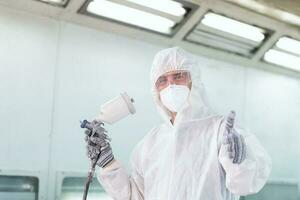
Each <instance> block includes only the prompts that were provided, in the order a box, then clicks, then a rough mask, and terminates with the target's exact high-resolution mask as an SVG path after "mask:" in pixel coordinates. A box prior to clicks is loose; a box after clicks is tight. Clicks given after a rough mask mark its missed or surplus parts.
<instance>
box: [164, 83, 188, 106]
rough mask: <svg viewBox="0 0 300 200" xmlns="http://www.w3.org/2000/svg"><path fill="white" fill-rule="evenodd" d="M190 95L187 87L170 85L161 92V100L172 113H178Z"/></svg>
mask: <svg viewBox="0 0 300 200" xmlns="http://www.w3.org/2000/svg"><path fill="white" fill-rule="evenodd" d="M189 94H190V89H189V88H188V87H187V86H186V85H169V86H168V87H166V88H165V89H163V90H162V91H160V99H161V102H162V103H163V105H164V106H165V107H166V108H168V109H169V110H170V111H172V112H178V111H179V110H180V109H181V107H182V106H183V105H184V103H185V102H186V101H187V98H188V96H189Z"/></svg>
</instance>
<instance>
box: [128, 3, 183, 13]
mask: <svg viewBox="0 0 300 200" xmlns="http://www.w3.org/2000/svg"><path fill="white" fill-rule="evenodd" d="M127 1H130V2H133V3H136V4H139V5H142V6H146V7H149V8H152V9H155V10H159V11H161V12H164V13H168V14H170V15H174V16H178V17H182V16H183V15H184V14H185V13H186V10H185V9H184V8H183V5H182V4H180V3H178V2H175V1H170V0H127Z"/></svg>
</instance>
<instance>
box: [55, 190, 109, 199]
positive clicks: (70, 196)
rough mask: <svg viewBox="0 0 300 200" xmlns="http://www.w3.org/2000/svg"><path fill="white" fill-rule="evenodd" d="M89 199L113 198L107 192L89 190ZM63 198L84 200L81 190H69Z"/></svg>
mask: <svg viewBox="0 0 300 200" xmlns="http://www.w3.org/2000/svg"><path fill="white" fill-rule="evenodd" d="M88 199H89V200H113V199H112V198H111V197H110V196H108V194H106V193H96V192H92V191H90V192H89V198H88ZM61 200H82V193H81V192H67V193H63V194H62V197H61Z"/></svg>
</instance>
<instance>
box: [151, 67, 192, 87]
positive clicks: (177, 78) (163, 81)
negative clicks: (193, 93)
mask: <svg viewBox="0 0 300 200" xmlns="http://www.w3.org/2000/svg"><path fill="white" fill-rule="evenodd" d="M190 82H191V76H190V73H189V72H188V71H173V72H168V73H165V74H164V75H162V76H160V77H159V78H158V79H157V81H156V83H155V86H156V89H157V90H158V91H161V90H162V89H164V88H166V87H167V86H168V85H170V84H175V85H187V84H189V83H190Z"/></svg>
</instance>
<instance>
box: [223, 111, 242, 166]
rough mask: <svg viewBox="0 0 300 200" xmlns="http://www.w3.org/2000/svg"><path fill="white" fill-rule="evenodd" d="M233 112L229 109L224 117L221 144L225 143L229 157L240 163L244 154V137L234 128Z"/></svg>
mask: <svg viewBox="0 0 300 200" xmlns="http://www.w3.org/2000/svg"><path fill="white" fill-rule="evenodd" d="M234 120H235V112H234V111H231V112H230V113H229V115H228V117H227V119H226V125H225V132H224V138H223V144H224V145H227V151H228V153H229V158H230V159H233V161H232V162H233V163H237V164H240V163H242V162H243V161H244V159H245V156H246V145H245V142H244V138H243V136H242V135H240V134H239V133H238V132H237V131H236V130H235V129H234Z"/></svg>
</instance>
